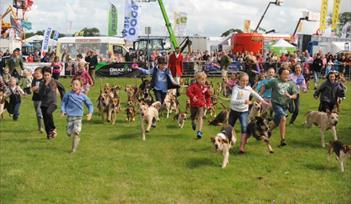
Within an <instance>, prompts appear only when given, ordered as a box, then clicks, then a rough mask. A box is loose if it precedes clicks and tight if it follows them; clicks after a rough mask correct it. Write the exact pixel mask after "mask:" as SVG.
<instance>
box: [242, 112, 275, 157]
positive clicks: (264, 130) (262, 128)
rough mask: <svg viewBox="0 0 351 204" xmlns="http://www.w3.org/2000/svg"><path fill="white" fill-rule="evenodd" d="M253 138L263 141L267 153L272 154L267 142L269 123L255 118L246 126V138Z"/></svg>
mask: <svg viewBox="0 0 351 204" xmlns="http://www.w3.org/2000/svg"><path fill="white" fill-rule="evenodd" d="M250 136H253V137H254V138H256V140H263V142H264V143H266V145H267V148H268V151H269V153H273V148H272V146H271V144H270V142H269V138H270V137H271V133H270V132H269V121H268V120H267V119H266V118H263V117H260V116H256V117H255V118H253V119H251V120H250V122H249V124H248V125H247V137H248V138H249V137H250Z"/></svg>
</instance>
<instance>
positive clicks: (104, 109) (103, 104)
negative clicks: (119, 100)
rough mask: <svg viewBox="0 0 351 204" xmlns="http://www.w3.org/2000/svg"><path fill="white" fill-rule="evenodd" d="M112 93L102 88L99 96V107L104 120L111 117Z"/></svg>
mask: <svg viewBox="0 0 351 204" xmlns="http://www.w3.org/2000/svg"><path fill="white" fill-rule="evenodd" d="M110 100H111V97H110V93H106V92H102V91H101V90H100V95H99V97H98V102H97V108H98V110H99V112H100V114H101V117H102V121H103V122H105V120H107V119H109V117H108V115H109V105H110Z"/></svg>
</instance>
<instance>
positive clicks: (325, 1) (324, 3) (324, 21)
mask: <svg viewBox="0 0 351 204" xmlns="http://www.w3.org/2000/svg"><path fill="white" fill-rule="evenodd" d="M327 16H328V0H322V5H321V14H320V20H319V23H320V24H319V31H320V32H322V33H323V32H324V31H325V29H326V28H327Z"/></svg>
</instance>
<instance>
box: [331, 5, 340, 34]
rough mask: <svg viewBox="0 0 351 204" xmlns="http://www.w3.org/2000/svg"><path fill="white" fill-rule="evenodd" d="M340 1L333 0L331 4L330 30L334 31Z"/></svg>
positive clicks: (336, 24) (337, 19)
mask: <svg viewBox="0 0 351 204" xmlns="http://www.w3.org/2000/svg"><path fill="white" fill-rule="evenodd" d="M340 1H341V0H334V6H333V18H332V30H333V31H335V30H336V28H337V26H338V22H339V12H340Z"/></svg>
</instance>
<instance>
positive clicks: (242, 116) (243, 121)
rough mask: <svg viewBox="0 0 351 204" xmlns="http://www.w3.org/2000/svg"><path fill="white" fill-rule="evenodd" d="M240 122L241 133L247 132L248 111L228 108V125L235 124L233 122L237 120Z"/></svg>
mask: <svg viewBox="0 0 351 204" xmlns="http://www.w3.org/2000/svg"><path fill="white" fill-rule="evenodd" d="M238 118H239V122H240V130H241V133H242V134H246V133H247V125H248V121H249V111H245V112H237V111H234V110H230V113H229V125H231V126H233V127H234V125H235V122H236V121H237V120H238Z"/></svg>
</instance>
